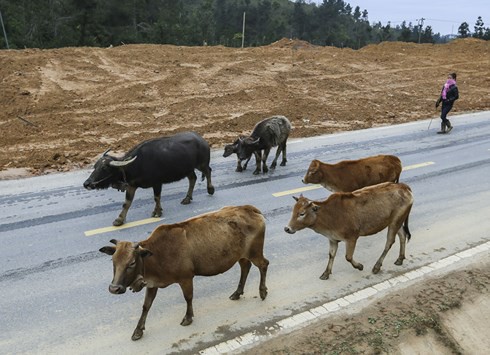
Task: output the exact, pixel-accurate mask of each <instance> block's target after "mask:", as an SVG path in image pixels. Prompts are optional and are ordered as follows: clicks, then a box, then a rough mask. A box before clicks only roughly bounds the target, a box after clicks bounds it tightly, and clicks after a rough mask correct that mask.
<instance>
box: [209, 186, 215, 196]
mask: <svg viewBox="0 0 490 355" xmlns="http://www.w3.org/2000/svg"><path fill="white" fill-rule="evenodd" d="M208 194H210V195H214V186H211V187H208Z"/></svg>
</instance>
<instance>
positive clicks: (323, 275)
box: [320, 274, 328, 280]
mask: <svg viewBox="0 0 490 355" xmlns="http://www.w3.org/2000/svg"><path fill="white" fill-rule="evenodd" d="M320 280H328V275H327V274H322V276H320Z"/></svg>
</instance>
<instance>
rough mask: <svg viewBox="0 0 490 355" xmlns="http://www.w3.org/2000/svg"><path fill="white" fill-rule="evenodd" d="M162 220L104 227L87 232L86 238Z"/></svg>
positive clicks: (145, 220)
mask: <svg viewBox="0 0 490 355" xmlns="http://www.w3.org/2000/svg"><path fill="white" fill-rule="evenodd" d="M161 220H162V219H161V218H147V219H142V220H139V221H134V222H129V223H125V224H123V225H122V226H119V227H114V226H111V227H104V228H98V229H92V230H89V231H86V232H85V236H86V237H90V236H93V235H96V234H102V233H107V232H112V231H116V230H121V229H126V228H132V227H137V226H142V225H144V224H149V223H156V222H159V221H161Z"/></svg>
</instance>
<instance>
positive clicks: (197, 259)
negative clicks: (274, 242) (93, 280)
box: [100, 205, 269, 340]
mask: <svg viewBox="0 0 490 355" xmlns="http://www.w3.org/2000/svg"><path fill="white" fill-rule="evenodd" d="M264 237H265V218H264V217H263V215H262V213H261V212H260V211H259V210H258V209H257V208H255V207H253V206H249V205H246V206H238V207H223V208H222V209H220V210H218V211H215V212H210V213H206V214H203V215H200V216H197V217H194V218H191V219H188V220H186V221H184V222H181V223H175V224H168V225H161V226H159V227H157V228H156V229H155V230H154V231H153V233H152V234H151V235H150V237H149V238H148V239H146V240H144V241H142V242H140V243H130V242H118V241H116V240H111V242H112V243H113V244H115V246H106V247H103V248H101V249H100V251H101V252H103V253H106V254H109V255H112V262H113V267H114V278H113V279H112V282H111V284H110V286H109V291H110V292H111V293H113V294H122V293H124V292H126V288H127V287H130V288H131V289H132V290H133V292H138V291H140V290H141V289H142V288H143V287H144V286H146V287H147V289H146V295H145V301H144V304H143V312H142V314H141V317H140V320H139V322H138V325H137V326H136V329H135V330H134V333H133V336H132V339H133V340H138V339H140V338H141V337H142V336H143V330H144V329H145V322H146V316H147V315H148V311H149V310H150V307H151V305H152V302H153V300H154V299H155V296H156V294H157V290H158V288H164V287H167V286H169V285H172V284H174V283H178V284H179V285H180V287H181V289H182V292H183V294H184V298H185V300H186V302H187V311H186V313H185V316H184V318H183V319H182V322H181V323H180V324H181V325H189V324H191V323H192V317H193V316H194V312H193V308H192V297H193V278H194V276H196V275H200V276H212V275H217V274H221V273H223V272H225V271H227V270H229V269H230V268H231V267H232V266H233V265H234V264H235V263H237V262H238V263H239V264H240V269H241V274H240V281H239V283H238V288H237V289H236V291H235V292H234V293H233V294H232V295H231V296H230V299H232V300H238V299H239V298H240V296H241V295H242V294H243V290H244V287H245V282H246V280H247V276H248V273H249V270H250V267H251V266H252V264H254V265H255V266H257V267H258V269H259V271H260V285H259V294H260V298H261V299H262V300H264V299H265V298H266V296H267V287H266V284H265V279H266V274H267V267H268V265H269V261H268V260H267V259H266V258H265V257H264V254H263V248H264Z"/></svg>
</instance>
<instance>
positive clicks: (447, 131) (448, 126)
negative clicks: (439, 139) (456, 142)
mask: <svg viewBox="0 0 490 355" xmlns="http://www.w3.org/2000/svg"><path fill="white" fill-rule="evenodd" d="M446 127H447V129H446V133H449V132H451V130H452V129H453V126H451V122H449V121H447V123H446Z"/></svg>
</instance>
